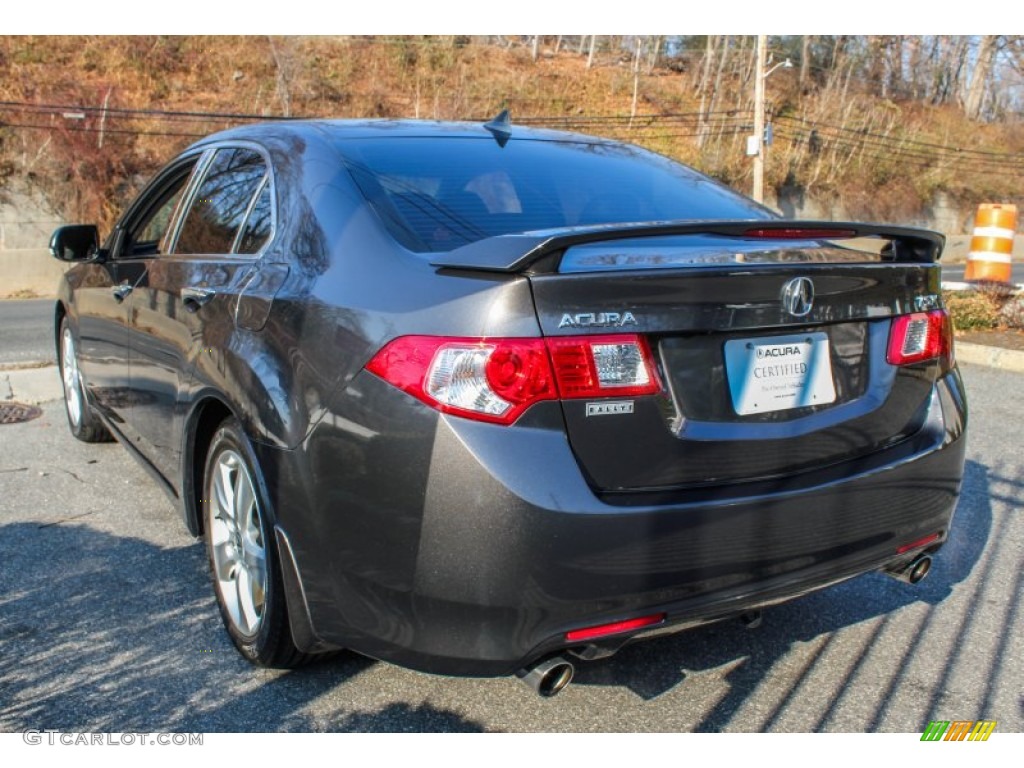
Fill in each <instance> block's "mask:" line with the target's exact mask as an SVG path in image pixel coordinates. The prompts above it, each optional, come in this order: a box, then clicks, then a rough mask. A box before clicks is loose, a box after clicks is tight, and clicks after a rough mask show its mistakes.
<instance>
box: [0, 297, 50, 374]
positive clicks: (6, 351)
mask: <svg viewBox="0 0 1024 768" xmlns="http://www.w3.org/2000/svg"><path fill="white" fill-rule="evenodd" d="M53 304H54V300H53V299H11V300H8V301H0V365H24V364H28V363H51V364H56V362H57V352H56V349H55V346H54V342H53V339H54V335H53Z"/></svg>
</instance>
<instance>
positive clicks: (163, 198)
mask: <svg viewBox="0 0 1024 768" xmlns="http://www.w3.org/2000/svg"><path fill="white" fill-rule="evenodd" d="M198 159H199V154H198V153H195V154H193V155H191V156H186V157H183V158H179V159H177V160H175V161H174V162H173V163H171V164H170V165H168V166H167V167H166V168H164V169H163V170H162V171H160V173H158V174H157V176H156V177H155V178H154V179H153V181H151V182H150V183H149V184H148V185H147V186H146V188H145V189H144V190H143V191H142V193H141V194H140V195H139V196H138V197H137V198H136V200H135V202H133V203H132V205H131V206H130V207H129V209H128V210H127V211H126V212H125V214H124V216H122V218H121V219H120V221H118V223H117V225H116V226H115V228H114V231H113V232H112V233H111V235H110V238H109V239H108V241H107V243H106V246H107V250H108V254H109V255H108V258H107V259H105V260H103V261H99V262H96V263H95V264H92V265H89V272H88V274H87V275H86V276H85V277H84V279H83V280H82V281H81V284H80V285H79V286H78V287H77V289H76V291H75V304H76V312H77V315H78V325H79V358H80V359H79V364H80V366H81V369H82V373H83V379H84V380H85V381H86V383H87V386H88V388H89V391H90V394H91V399H92V400H93V402H95V404H96V406H97V408H98V409H99V410H100V411H101V412H103V414H104V415H105V416H106V417H107V418H108V420H110V421H111V422H112V423H113V425H114V426H115V428H116V429H117V430H118V431H119V432H121V433H122V436H124V437H126V438H128V439H129V440H130V439H131V435H132V434H133V429H132V420H131V411H132V407H133V402H132V396H131V388H130V377H131V374H130V363H129V356H130V354H129V335H130V333H129V328H130V324H131V315H132V306H133V301H132V298H131V296H132V293H133V291H134V290H135V288H136V286H137V285H138V283H139V280H140V277H141V276H142V275H143V274H144V272H145V268H146V264H147V261H148V260H149V259H150V258H152V257H154V256H156V255H157V254H159V253H160V252H161V249H164V248H166V244H165V242H164V241H165V238H166V236H167V235H168V233H169V231H170V226H171V223H172V220H173V217H174V214H175V212H176V210H177V207H178V204H179V202H180V201H181V199H182V195H183V193H184V190H185V187H186V185H187V183H188V180H189V178H190V176H191V174H192V171H193V170H194V168H195V165H196V163H197V161H198Z"/></svg>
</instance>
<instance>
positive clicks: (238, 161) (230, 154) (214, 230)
mask: <svg viewBox="0 0 1024 768" xmlns="http://www.w3.org/2000/svg"><path fill="white" fill-rule="evenodd" d="M266 173H267V166H266V163H265V162H264V160H263V157H262V156H261V155H260V154H259V153H258V152H255V151H253V150H251V149H241V148H238V149H219V150H217V153H216V154H215V155H214V157H213V161H212V162H211V163H210V167H209V169H208V170H207V172H206V176H205V178H204V179H203V182H202V184H200V185H199V189H198V190H197V192H196V194H195V197H194V198H193V199H192V204H191V206H190V208H189V210H188V213H187V214H186V216H185V221H184V223H183V224H182V227H181V233H180V234H179V235H178V242H177V244H176V245H175V248H174V250H175V253H182V254H191V253H210V254H221V253H231V252H232V246H233V245H234V243H235V238H236V237H237V236H238V233H239V230H240V229H241V227H242V222H243V221H244V220H245V216H246V213H247V212H248V211H249V207H250V203H252V201H253V197H254V196H255V195H256V193H257V191H258V190H260V188H261V185H262V184H263V178H264V176H265V175H266ZM267 204H268V205H269V197H268V198H267ZM254 215H255V211H254ZM269 218H270V217H269V212H268V214H267V227H268V228H269ZM268 231H269V229H268ZM260 245H262V243H260ZM250 247H251V243H250ZM257 250H258V246H257ZM243 252H248V251H243Z"/></svg>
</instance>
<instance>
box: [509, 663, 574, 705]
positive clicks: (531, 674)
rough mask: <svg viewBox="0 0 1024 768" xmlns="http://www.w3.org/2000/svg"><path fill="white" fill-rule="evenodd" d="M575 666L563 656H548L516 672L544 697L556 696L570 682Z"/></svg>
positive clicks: (526, 683)
mask: <svg viewBox="0 0 1024 768" xmlns="http://www.w3.org/2000/svg"><path fill="white" fill-rule="evenodd" d="M574 674H576V668H575V667H574V666H573V665H572V662H570V661H569V660H568V659H566V658H565V657H564V656H549V657H548V658H546V659H544V660H542V661H539V662H537V663H536V664H534V665H532V666H529V667H524V668H523V669H521V670H519V671H518V672H516V677H518V678H519V679H520V680H521V681H522V682H523V683H524V684H525V685H527V686H529V688H530V689H531V690H533V692H534V693H536V694H538V695H539V696H544V697H545V698H550V697H551V696H557V695H558V694H559V693H561V692H562V691H563V690H565V687H566V686H567V685H569V683H571V682H572V678H573V675H574Z"/></svg>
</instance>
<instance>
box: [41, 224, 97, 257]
mask: <svg viewBox="0 0 1024 768" xmlns="http://www.w3.org/2000/svg"><path fill="white" fill-rule="evenodd" d="M50 255H51V256H53V258H55V259H59V260H60V261H92V260H94V259H96V258H97V257H98V256H99V255H100V232H99V230H98V229H96V227H95V226H94V225H92V224H73V225H71V226H69V227H58V228H57V229H56V230H54V232H53V236H52V237H51V238H50Z"/></svg>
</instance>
